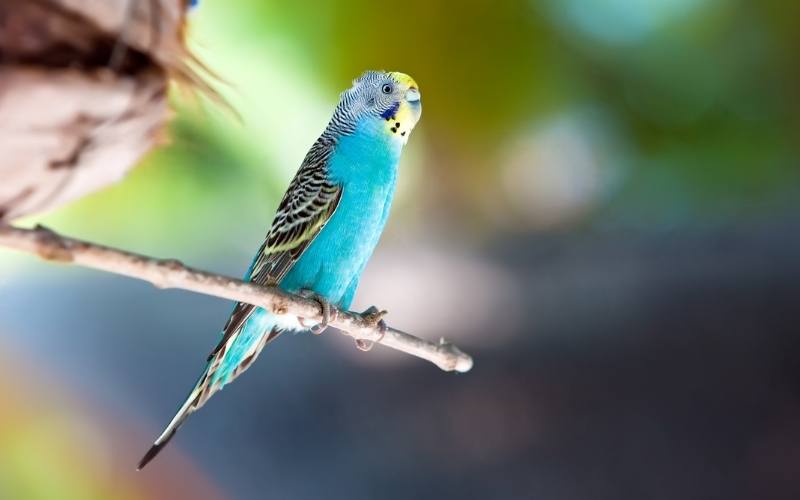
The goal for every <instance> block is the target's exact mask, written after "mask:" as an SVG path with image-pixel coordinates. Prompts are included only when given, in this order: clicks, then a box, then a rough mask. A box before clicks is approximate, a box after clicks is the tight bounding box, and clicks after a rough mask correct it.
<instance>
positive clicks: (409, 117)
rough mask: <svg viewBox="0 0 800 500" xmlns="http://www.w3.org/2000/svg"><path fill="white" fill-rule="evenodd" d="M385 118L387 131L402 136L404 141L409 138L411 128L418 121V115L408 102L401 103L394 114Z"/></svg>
mask: <svg viewBox="0 0 800 500" xmlns="http://www.w3.org/2000/svg"><path fill="white" fill-rule="evenodd" d="M384 119H385V120H386V130H387V132H388V133H389V134H390V135H392V136H396V137H398V138H401V139H402V140H403V142H405V141H407V140H408V135H409V133H411V129H413V128H414V125H416V123H417V117H416V116H414V112H413V110H411V109H410V107H409V106H408V105H407V104H399V105H398V106H397V108H396V110H395V113H394V115H393V116H390V117H384Z"/></svg>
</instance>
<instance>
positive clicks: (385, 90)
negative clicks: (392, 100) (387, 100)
mask: <svg viewBox="0 0 800 500" xmlns="http://www.w3.org/2000/svg"><path fill="white" fill-rule="evenodd" d="M381 92H383V93H384V94H391V93H392V86H391V85H389V84H388V83H384V84H383V87H381Z"/></svg>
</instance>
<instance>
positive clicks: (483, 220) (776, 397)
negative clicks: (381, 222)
mask: <svg viewBox="0 0 800 500" xmlns="http://www.w3.org/2000/svg"><path fill="white" fill-rule="evenodd" d="M189 23H190V27H189V32H190V42H191V46H192V47H193V50H194V51H195V52H196V53H198V54H199V56H200V57H201V58H202V59H203V60H204V61H206V62H207V63H208V65H209V66H210V67H211V68H213V69H214V70H215V71H216V72H218V73H219V74H220V75H221V76H222V77H223V79H224V80H225V81H226V82H227V84H225V85H222V86H221V87H220V88H221V91H222V93H223V94H224V95H225V96H226V97H227V98H228V99H229V101H230V102H231V103H232V105H233V106H234V107H235V108H236V109H237V110H238V112H239V113H240V114H241V118H242V119H241V121H237V120H236V119H234V118H232V117H231V116H230V114H226V113H224V112H221V111H218V110H215V109H213V106H208V105H204V106H197V105H196V104H194V103H192V102H191V101H190V100H186V99H184V98H183V97H182V95H181V93H180V92H176V93H175V104H176V107H177V110H178V112H177V116H176V119H175V120H174V121H173V123H172V125H171V130H170V136H171V137H172V141H171V144H170V145H168V146H167V147H164V148H161V149H160V150H157V151H155V152H153V153H152V154H150V155H149V156H148V158H147V159H146V160H145V161H144V162H143V163H142V164H141V166H139V167H138V168H137V169H135V170H134V171H133V173H132V174H131V175H130V176H129V177H128V178H127V179H125V180H124V181H123V182H121V183H120V184H118V185H116V186H114V187H112V188H110V189H107V190H105V191H102V192H100V193H98V194H96V195H93V196H90V197H88V198H84V199H83V200H81V201H79V202H77V203H74V204H72V205H71V206H69V207H67V208H66V209H62V210H59V211H57V212H54V213H50V214H47V215H45V216H42V217H36V218H30V219H27V220H24V221H21V222H22V223H23V224H29V223H30V224H32V223H36V222H42V223H45V224H47V225H50V226H51V227H53V228H54V229H56V230H59V231H62V232H65V233H66V234H69V235H73V236H76V237H80V238H83V239H88V240H94V241H98V242H101V243H105V244H108V245H115V246H121V247H124V248H126V249H129V250H132V251H136V252H141V253H145V254H150V255H155V256H161V257H177V258H181V259H182V260H184V261H185V262H187V263H188V264H190V265H194V266H197V267H201V268H205V269H209V270H213V271H218V272H223V273H226V274H229V275H233V276H240V275H241V274H242V273H243V272H244V270H245V269H246V267H247V265H248V264H249V262H250V259H251V257H252V255H253V253H254V252H255V250H256V249H257V248H258V246H259V244H260V242H261V240H262V238H263V236H264V234H265V232H266V230H267V228H268V226H269V224H270V222H271V220H272V215H273V213H274V210H275V208H276V206H277V204H278V202H279V200H280V197H281V195H282V194H283V191H284V190H285V188H286V186H287V184H288V182H289V180H290V178H291V177H292V175H293V174H294V172H295V170H296V169H297V167H298V166H299V164H300V162H301V161H302V158H303V156H304V155H305V153H306V151H307V149H308V148H309V146H310V145H311V144H312V142H313V141H314V140H315V139H316V137H317V136H318V135H319V133H320V132H321V131H322V129H323V128H324V126H325V125H326V123H327V120H328V118H329V117H330V115H331V113H332V110H333V107H334V105H335V103H336V101H337V99H338V94H339V92H341V91H342V90H344V89H345V88H347V87H348V86H349V85H350V81H351V80H352V79H353V78H355V77H356V76H358V75H359V74H360V73H361V72H362V71H363V70H365V69H387V70H397V71H403V72H406V73H409V74H410V75H412V76H413V77H414V78H415V79H416V81H417V82H418V83H419V85H420V88H421V91H422V96H423V108H424V112H423V117H422V121H421V122H420V125H419V126H418V127H417V129H416V130H415V132H414V134H413V137H412V138H411V140H410V141H409V146H408V147H407V150H406V153H405V155H404V158H403V161H402V168H401V177H400V186H399V190H398V196H397V198H396V202H395V205H394V207H393V211H392V216H391V218H390V222H389V225H388V227H387V230H386V234H385V235H384V238H383V239H382V241H381V244H380V246H379V247H378V250H377V252H376V255H375V257H374V258H373V260H372V262H371V263H370V265H369V267H368V268H367V272H366V274H365V277H364V280H363V281H362V286H361V288H360V290H359V293H358V296H357V300H356V307H355V308H356V309H362V308H365V307H366V306H368V305H370V304H376V305H378V306H380V307H382V308H386V309H388V310H389V311H390V315H389V317H388V319H389V322H390V323H391V324H392V325H393V326H396V327H398V328H401V329H404V330H407V331H410V332H413V333H415V334H417V335H419V336H423V337H426V338H430V339H436V338H438V337H442V336H443V337H446V338H448V339H450V340H452V341H454V342H455V343H457V344H458V345H459V346H460V347H461V348H462V349H464V350H465V351H467V352H469V353H471V354H472V355H473V356H474V357H475V368H474V369H473V370H472V371H471V372H469V373H467V374H464V375H454V374H449V373H444V372H441V371H439V370H438V369H437V368H436V367H434V366H433V365H430V364H427V363H425V362H423V361H420V360H418V359H415V358H411V357H408V356H404V355H401V354H398V353H395V352H391V351H388V350H386V349H381V348H376V349H375V350H374V351H372V352H370V353H361V352H358V351H356V349H355V348H354V346H353V345H352V342H351V341H349V340H348V339H347V338H346V337H343V336H341V335H337V334H335V333H329V334H326V335H323V336H322V337H321V338H316V337H312V336H309V335H296V336H289V337H283V338H282V339H281V340H279V341H278V342H276V343H274V344H271V345H270V347H269V348H268V350H267V351H265V353H264V354H263V355H262V356H261V357H260V358H259V362H258V363H256V366H255V367H254V368H253V369H251V370H250V371H249V373H248V374H247V375H246V376H244V377H242V378H241V379H240V380H239V381H237V383H236V384H233V385H231V386H229V387H228V388H227V389H226V390H225V391H223V392H222V393H221V394H219V395H218V396H216V397H215V398H214V399H213V401H212V402H211V403H210V404H209V405H208V406H207V407H205V408H204V409H203V411H201V412H199V413H197V414H195V415H194V416H193V417H192V418H191V419H190V420H189V423H188V424H187V425H186V426H185V427H184V428H183V429H182V431H181V432H180V433H179V434H178V436H177V438H176V439H175V440H174V441H173V442H172V444H171V445H170V447H169V448H168V449H167V450H166V451H165V452H164V453H163V454H162V455H161V456H160V457H159V458H158V459H157V460H156V461H155V462H154V463H153V464H151V465H150V466H149V467H148V468H147V469H145V471H143V472H141V473H136V472H134V467H135V464H136V462H137V460H138V459H139V458H140V456H141V455H142V453H143V452H144V451H145V450H146V449H147V447H148V446H149V444H150V443H151V442H152V439H153V438H154V437H155V436H156V435H157V434H158V433H159V432H160V431H161V429H162V428H163V426H164V425H165V424H166V423H167V422H168V421H169V419H170V418H171V417H172V414H173V413H174V410H175V408H176V407H177V406H178V404H179V403H180V402H181V401H182V399H183V398H184V397H185V395H186V393H187V391H188V390H189V389H190V387H191V385H192V383H193V382H194V381H195V378H196V376H197V375H198V373H199V372H200V370H201V369H202V367H203V362H204V359H205V356H206V355H207V353H208V351H209V349H210V348H211V347H213V345H215V344H216V341H217V335H218V331H219V329H220V328H221V326H222V325H223V323H224V321H225V319H226V318H227V315H228V313H229V311H230V308H231V304H230V303H227V302H225V301H223V300H218V299H214V298H209V297H205V296H201V295H197V294H192V293H188V292H182V291H174V290H173V291H159V290H156V289H154V288H152V287H151V286H149V285H147V284H145V283H142V282H137V281H133V280H130V279H126V278H121V277H116V276H111V275H104V274H101V273H98V272H92V271H87V270H83V269H78V268H72V267H67V266H55V265H50V264H46V263H43V262H41V261H38V260H36V259H34V258H32V257H28V256H23V255H18V254H14V253H11V252H8V251H0V336H1V337H0V338H2V349H1V350H0V391H2V394H3V397H2V404H0V497H2V498H10V499H28V498H32V499H49V498H60V499H95V498H96V499H101V498H102V499H105V498H115V499H116V498H129V499H140V498H142V499H145V498H146V499H150V498H153V499H161V498H165V499H167V498H169V499H175V498H192V499H205V498H231V499H245V498H276V499H284V498H291V499H316V498H331V499H339V498H341V499H361V498H364V499H375V498H380V499H407V498H420V499H422V498H426V499H427V498H487V499H488V498H491V499H495V498H496V499H520V498H543V499H554V500H572V499H594V500H597V499H631V500H638V499H643V498H647V499H665V500H666V499H675V498H683V499H694V498H697V499H701V498H702V499H708V498H725V499H750V498H754V499H755V498H757V499H783V498H786V499H796V498H800V336H798V333H800V329H799V328H798V324H799V323H800V263H798V256H799V255H800V183H799V182H798V181H800V156H798V153H799V152H800V62H799V61H800V60H799V59H798V57H797V53H798V50H799V49H800V3H796V2H795V3H793V2H781V1H778V0H765V1H761V2H746V1H743V0H594V1H587V0H538V1H537V0H529V1H511V0H508V1H503V2H488V1H464V2H459V3H458V5H456V4H455V3H454V2H445V1H441V0H439V1H433V0H408V1H405V2H402V3H395V4H380V3H375V2H372V1H368V0H349V1H338V2H313V3H309V2H297V1H294V2H289V1H282V0H270V1H264V0H229V1H225V2H222V1H218V0H206V1H205V2H201V5H200V6H199V8H197V9H196V10H195V11H194V12H193V13H192V15H191V16H190V21H189Z"/></svg>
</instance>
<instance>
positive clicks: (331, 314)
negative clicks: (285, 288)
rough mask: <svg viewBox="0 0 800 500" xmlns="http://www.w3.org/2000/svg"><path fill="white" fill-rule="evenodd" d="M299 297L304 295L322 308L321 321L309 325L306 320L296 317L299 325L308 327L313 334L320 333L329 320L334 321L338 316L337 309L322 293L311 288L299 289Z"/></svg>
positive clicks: (325, 327) (326, 326)
mask: <svg viewBox="0 0 800 500" xmlns="http://www.w3.org/2000/svg"><path fill="white" fill-rule="evenodd" d="M299 295H300V296H301V297H305V298H307V299H312V300H315V301H317V302H318V303H319V305H320V307H321V308H322V322H321V323H315V324H313V325H311V326H308V325H306V320H305V319H304V318H297V321H299V322H300V325H301V326H302V327H303V328H308V330H309V331H310V332H311V333H313V334H314V335H319V334H320V333H322V332H324V331H325V330H326V329H327V328H328V325H329V324H330V322H331V321H336V319H337V318H338V317H339V310H338V309H336V308H335V307H333V306H332V305H331V303H330V301H329V300H328V299H326V298H325V297H323V296H322V295H320V294H318V293H316V292H314V291H312V290H305V289H304V290H300V294H299Z"/></svg>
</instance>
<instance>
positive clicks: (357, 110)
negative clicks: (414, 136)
mask: <svg viewBox="0 0 800 500" xmlns="http://www.w3.org/2000/svg"><path fill="white" fill-rule="evenodd" d="M337 112H339V113H341V117H340V118H343V119H350V120H351V121H353V123H357V122H359V121H361V120H367V121H368V122H371V123H372V124H373V125H375V127H377V129H378V133H381V134H386V136H387V137H391V138H396V139H397V140H399V141H400V142H402V143H403V144H405V143H406V141H408V136H409V135H410V134H411V130H412V129H413V128H414V126H415V125H416V124H417V122H418V121H419V117H420V114H421V113H422V101H421V97H420V93H419V87H418V86H417V82H415V81H414V80H413V79H412V78H411V77H410V76H408V75H406V74H404V73H397V72H386V71H367V72H365V73H364V74H363V75H361V76H360V77H358V78H357V79H356V80H354V81H353V86H352V87H351V88H350V89H348V90H346V91H345V92H343V93H342V96H341V99H340V101H339V106H338V108H337Z"/></svg>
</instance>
